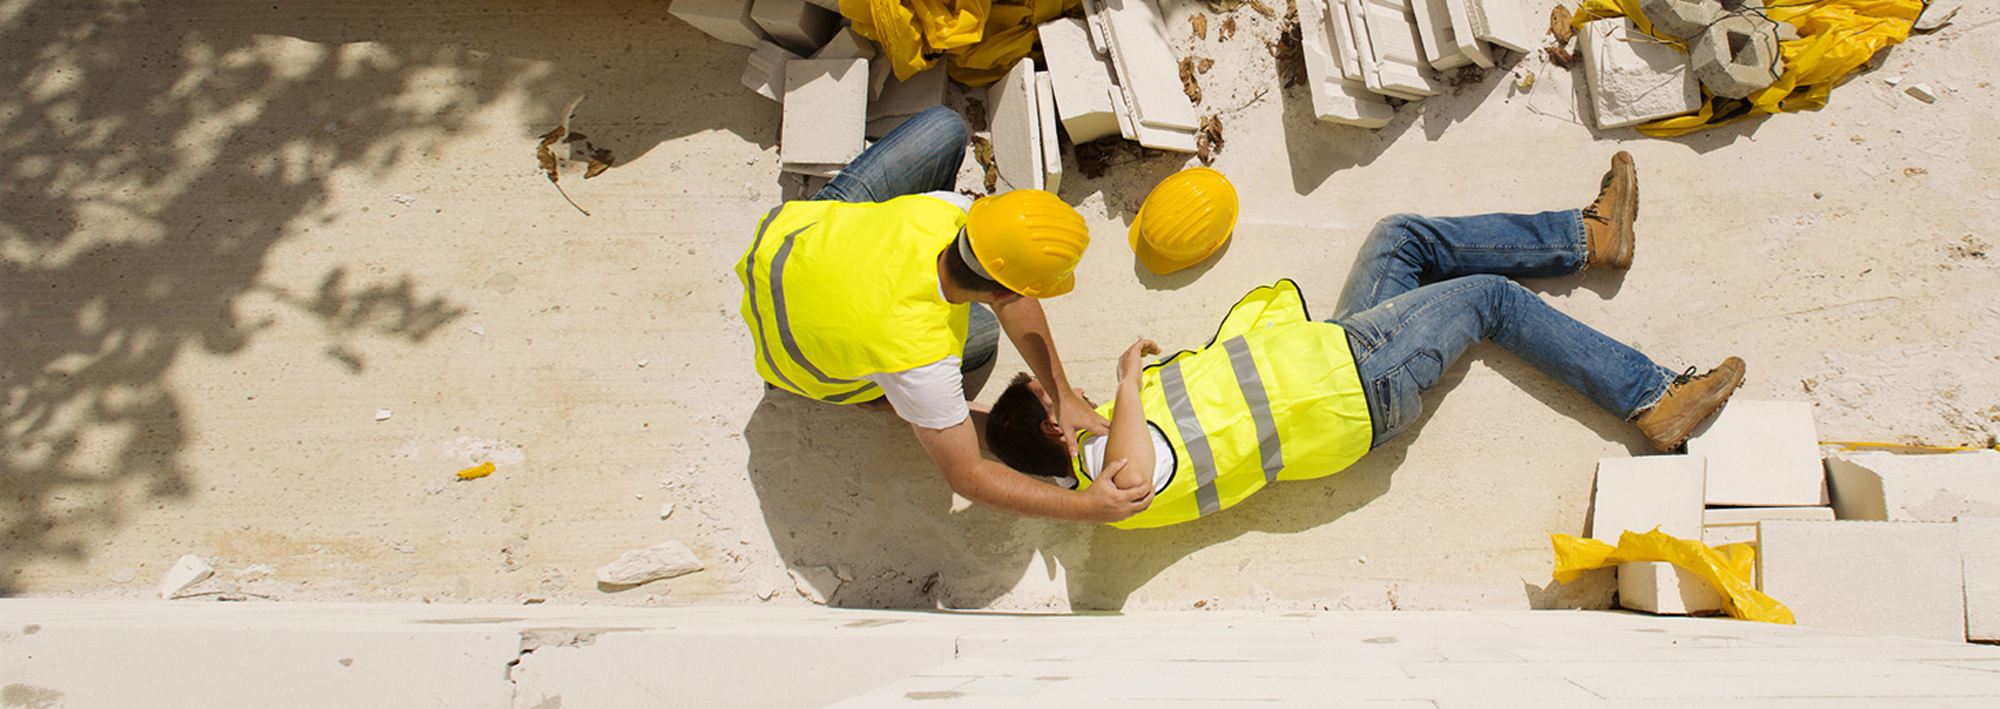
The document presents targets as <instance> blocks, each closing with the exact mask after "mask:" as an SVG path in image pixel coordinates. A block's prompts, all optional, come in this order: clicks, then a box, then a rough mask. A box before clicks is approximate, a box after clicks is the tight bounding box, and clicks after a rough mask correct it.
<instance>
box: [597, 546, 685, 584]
mask: <svg viewBox="0 0 2000 709" xmlns="http://www.w3.org/2000/svg"><path fill="white" fill-rule="evenodd" d="M703 568H704V567H703V566H702V565H701V560H700V559H697V558H695V555H694V551H693V550H691V549H689V548H687V545H686V544H682V543H680V542H677V541H673V542H665V543H662V544H656V545H654V546H651V547H647V548H645V549H634V550H632V551H628V552H625V553H624V554H623V555H620V556H619V557H618V560H617V561H613V562H611V563H610V564H606V565H605V566H604V567H603V568H600V569H598V570H597V582H598V583H601V584H605V585H607V586H637V585H639V584H642V583H646V582H649V581H658V580H660V579H670V578H674V577H676V576H686V575H688V574H691V573H694V572H696V571H700V570H702V569H703Z"/></svg>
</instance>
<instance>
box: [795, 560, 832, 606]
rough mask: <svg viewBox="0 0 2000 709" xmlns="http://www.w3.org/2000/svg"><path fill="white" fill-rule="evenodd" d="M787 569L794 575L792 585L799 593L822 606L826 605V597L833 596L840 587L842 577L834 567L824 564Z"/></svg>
mask: <svg viewBox="0 0 2000 709" xmlns="http://www.w3.org/2000/svg"><path fill="white" fill-rule="evenodd" d="M785 571H786V573H789V574H791V575H792V587H793V588H794V589H796V590H797V591H798V592H799V595H801V596H805V597H806V600H809V601H812V602H813V603H816V604H819V605H822V606H823V605H826V599H827V598H828V597H830V596H832V595H833V593H834V591H837V590H839V589H840V577H838V576H835V575H834V573H833V569H829V568H827V567H824V566H808V567H805V568H793V569H786V570H785Z"/></svg>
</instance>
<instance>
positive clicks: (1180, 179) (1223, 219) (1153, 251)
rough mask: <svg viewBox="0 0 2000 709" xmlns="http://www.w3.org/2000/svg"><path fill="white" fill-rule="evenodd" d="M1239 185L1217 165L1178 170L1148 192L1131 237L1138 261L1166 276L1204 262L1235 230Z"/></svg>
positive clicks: (1134, 221) (1135, 218)
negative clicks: (1237, 187)
mask: <svg viewBox="0 0 2000 709" xmlns="http://www.w3.org/2000/svg"><path fill="white" fill-rule="evenodd" d="M1236 211H1237V204H1236V187H1235V186H1233V185H1231V184H1229V178H1226V177H1223V176H1222V173H1220V172H1217V171H1215V170H1214V169H1213V168H1206V167H1192V168H1188V169H1186V170H1182V171H1180V172H1176V173H1174V174H1173V175H1172V176H1170V177H1168V178H1167V179H1165V180H1161V181H1160V184H1158V185H1155V186H1154V187H1153V191H1152V193H1150V194H1147V195H1146V201H1145V203H1143V204H1141V205H1139V216H1137V217H1134V218H1133V219H1132V230H1131V231H1130V232H1129V233H1128V237H1129V238H1130V240H1131V242H1132V251H1133V252H1135V253H1137V254H1139V262H1140V263H1143V264H1146V268H1147V269H1148V270H1151V271H1152V272H1154V273H1158V274H1161V275H1166V274H1169V273H1173V272H1175V271H1178V270H1181V269H1183V268H1187V267H1189V266H1193V265H1195V264H1196V263H1200V262H1201V260H1202V259H1205V258H1208V255H1209V254H1212V253H1215V250H1216V249H1218V248H1221V247H1222V242H1225V241H1228V240H1229V234H1230V232H1232V231H1234V230H1235V229H1236Z"/></svg>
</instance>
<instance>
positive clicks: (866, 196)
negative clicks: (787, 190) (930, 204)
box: [812, 106, 1000, 372]
mask: <svg viewBox="0 0 2000 709" xmlns="http://www.w3.org/2000/svg"><path fill="white" fill-rule="evenodd" d="M970 137H971V132H970V131H969V130H967V129H966V127H965V119H963V118H960V117H959V116H958V114H957V113H955V112H953V111H952V110H951V109H949V108H945V107H943V106H932V107H930V108H929V109H928V110H925V111H924V112H923V113H919V114H917V115H915V116H911V117H910V119H909V120H907V121H903V124H902V125H900V126H896V129H895V130H892V131H889V134H888V135H885V136H882V139H881V140H878V141H875V144H874V145H870V146H868V149H867V150H863V151H861V155H860V156H859V157H856V158H854V160H853V161H852V162H849V163H847V167H843V168H841V169H840V174H839V175H836V176H834V178H833V180H832V181H831V182H828V183H826V186H825V187H822V188H820V190H819V192H818V193H817V194H814V195H813V196H812V199H814V200H834V201H839V202H887V201H889V200H892V199H895V198H897V197H903V196H907V195H913V194H923V193H925V192H950V191H952V189H953V188H955V187H957V186H958V167H959V165H960V164H962V163H964V162H965V144H966V141H967V140H968V139H970ZM999 351H1000V320H999V318H996V317H994V315H993V311H992V310H989V309H987V307H986V306H984V305H980V304H977V303H975V304H973V306H972V320H971V323H970V328H969V331H968V332H967V335H966V340H965V353H964V355H963V356H961V357H960V358H959V360H960V361H959V371H962V372H971V371H973V370H976V369H979V368H980V367H984V366H986V365H988V364H992V363H993V358H994V357H995V356H996V355H997V354H999Z"/></svg>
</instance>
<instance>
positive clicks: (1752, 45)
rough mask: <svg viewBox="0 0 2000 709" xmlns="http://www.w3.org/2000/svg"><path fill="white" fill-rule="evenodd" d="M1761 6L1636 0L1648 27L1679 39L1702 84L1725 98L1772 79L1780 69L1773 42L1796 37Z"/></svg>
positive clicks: (1745, 0)
mask: <svg viewBox="0 0 2000 709" xmlns="http://www.w3.org/2000/svg"><path fill="white" fill-rule="evenodd" d="M1762 8H1763V3H1762V2H1761V1H1760V0H1730V1H1729V2H1727V3H1724V2H1718V1H1717V0H1639V10H1640V11H1641V12H1643V13H1645V15H1646V19H1647V20H1648V21H1650V22H1652V23H1653V33H1654V34H1656V35H1659V36H1661V37H1665V38H1668V39H1673V40H1679V41H1680V42H1681V43H1682V44H1683V46H1685V47H1686V50H1687V53H1688V56H1689V59H1690V63H1691V65H1692V66H1693V69H1694V75H1695V77H1696V78H1697V79H1699V80H1700V82H1701V85H1703V86H1706V87H1708V90H1709V92H1710V93H1713V94H1715V95H1717V96H1726V97H1729V98H1745V97H1748V96H1749V95H1750V94H1751V93H1753V92H1756V91H1758V90H1760V89H1763V88H1764V87H1766V86H1770V85H1771V82H1774V81H1777V80H1778V75H1779V74H1782V73H1784V62H1783V61H1782V60H1780V59H1779V57H1778V43H1779V42H1780V41H1781V40H1786V39H1796V38H1797V37H1798V34H1797V31H1796V30H1795V29H1794V28H1793V27H1792V26H1791V25H1790V24H1788V23H1784V22H1779V21H1777V20H1773V19H1770V18H1768V17H1765V16H1764V15H1763V13H1762V12H1760V10H1762Z"/></svg>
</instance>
